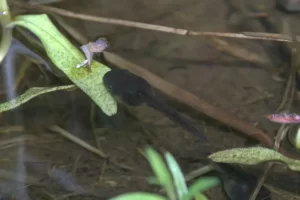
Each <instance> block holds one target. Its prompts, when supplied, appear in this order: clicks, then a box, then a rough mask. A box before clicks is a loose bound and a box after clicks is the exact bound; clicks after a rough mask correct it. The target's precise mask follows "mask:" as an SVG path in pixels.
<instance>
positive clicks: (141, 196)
mask: <svg viewBox="0 0 300 200" xmlns="http://www.w3.org/2000/svg"><path fill="white" fill-rule="evenodd" d="M109 200H167V198H165V197H163V196H160V195H158V194H151V193H146V192H132V193H125V194H121V195H119V196H116V197H113V198H111V199H109Z"/></svg>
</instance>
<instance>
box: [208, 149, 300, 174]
mask: <svg viewBox="0 0 300 200" xmlns="http://www.w3.org/2000/svg"><path fill="white" fill-rule="evenodd" d="M209 158H210V159H211V160H213V161H214V162H221V163H235V164H243V165H256V164H259V163H263V162H269V161H277V162H281V163H285V164H287V165H288V167H289V168H290V169H291V170H294V171H300V160H293V159H291V158H288V157H286V156H284V155H282V154H280V153H278V152H277V151H274V150H272V149H268V148H264V147H250V148H234V149H228V150H224V151H219V152H216V153H213V154H211V155H210V156H209Z"/></svg>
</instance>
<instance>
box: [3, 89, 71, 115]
mask: <svg viewBox="0 0 300 200" xmlns="http://www.w3.org/2000/svg"><path fill="white" fill-rule="evenodd" d="M75 87H76V86H75V85H64V86H58V87H33V88H30V89H29V90H27V91H26V92H25V93H24V94H22V95H20V96H18V97H17V98H15V99H12V100H10V101H7V102H5V103H1V104H0V112H4V111H7V110H11V109H14V108H16V107H18V106H20V105H22V104H23V103H26V102H27V101H29V100H30V99H33V98H34V97H36V96H39V95H41V94H45V93H49V92H55V91H58V90H68V89H72V88H75Z"/></svg>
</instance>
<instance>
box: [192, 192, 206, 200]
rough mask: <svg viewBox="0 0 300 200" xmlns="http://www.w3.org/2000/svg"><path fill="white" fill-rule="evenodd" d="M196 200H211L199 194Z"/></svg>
mask: <svg viewBox="0 0 300 200" xmlns="http://www.w3.org/2000/svg"><path fill="white" fill-rule="evenodd" d="M195 200H209V199H208V198H207V197H206V196H205V195H204V194H202V193H199V194H196V196H195Z"/></svg>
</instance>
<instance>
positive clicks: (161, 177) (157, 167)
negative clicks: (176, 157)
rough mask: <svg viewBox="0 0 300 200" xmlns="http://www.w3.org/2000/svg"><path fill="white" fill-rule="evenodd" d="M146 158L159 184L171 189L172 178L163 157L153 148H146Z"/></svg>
mask: <svg viewBox="0 0 300 200" xmlns="http://www.w3.org/2000/svg"><path fill="white" fill-rule="evenodd" d="M146 156H147V159H148V161H149V163H150V165H151V168H152V170H153V172H154V174H155V176H156V178H157V181H158V183H159V184H161V185H162V186H164V187H170V186H171V185H172V178H171V175H170V173H169V171H168V168H167V166H166V165H165V163H164V161H163V159H162V157H161V156H160V155H159V154H158V153H157V152H156V151H155V150H153V149H152V148H146Z"/></svg>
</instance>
